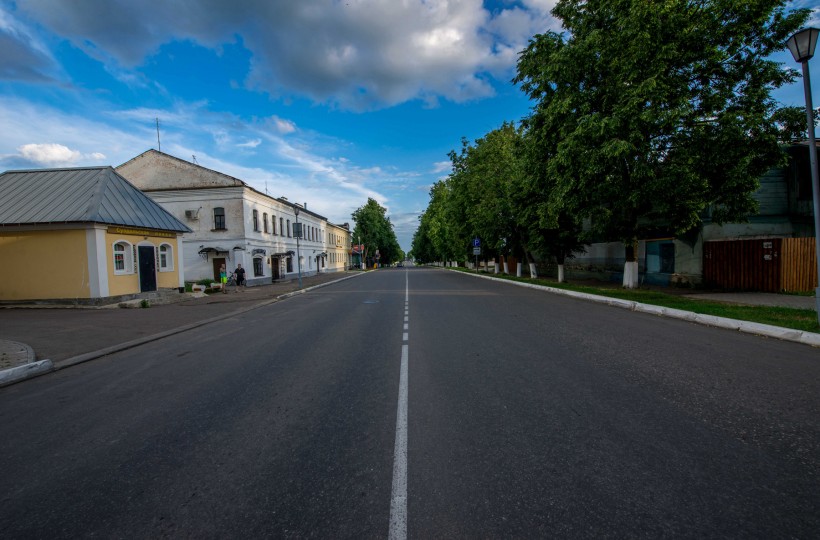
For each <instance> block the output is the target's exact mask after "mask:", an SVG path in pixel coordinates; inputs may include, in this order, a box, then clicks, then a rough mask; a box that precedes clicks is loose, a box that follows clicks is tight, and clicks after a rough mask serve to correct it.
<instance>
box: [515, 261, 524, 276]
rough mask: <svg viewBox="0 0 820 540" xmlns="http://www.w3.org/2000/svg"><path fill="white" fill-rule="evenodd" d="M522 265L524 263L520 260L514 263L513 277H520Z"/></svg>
mask: <svg viewBox="0 0 820 540" xmlns="http://www.w3.org/2000/svg"><path fill="white" fill-rule="evenodd" d="M523 266H524V265H523V264H521V261H518V263H516V265H515V277H521V267H523Z"/></svg>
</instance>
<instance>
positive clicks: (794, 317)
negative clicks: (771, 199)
mask: <svg viewBox="0 0 820 540" xmlns="http://www.w3.org/2000/svg"><path fill="white" fill-rule="evenodd" d="M459 270H462V271H466V272H470V273H473V272H472V271H469V270H465V269H463V268H459ZM493 277H496V278H501V279H508V280H511V281H521V282H525V283H534V284H537V285H545V286H548V287H554V288H556V289H565V290H569V291H577V292H583V293H587V294H595V295H598V296H607V297H610V298H620V299H622V300H630V301H632V302H641V303H643V304H652V305H655V306H663V307H669V308H675V309H681V310H684V311H691V312H693V313H702V314H704V315H716V316H718V317H726V318H729V319H737V320H741V321H750V322H756V323H762V324H771V325H773V326H781V327H783V328H792V329H795V330H804V331H808V332H820V324H818V322H817V313H815V312H814V310H811V309H793V308H785V307H770V306H739V305H735V304H726V303H723V302H715V301H713V300H698V299H695V298H686V297H684V296H681V295H680V291H678V290H670V292H668V293H666V292H662V291H658V290H644V289H623V288H619V287H613V286H605V285H603V284H602V285H601V286H595V285H576V284H569V283H558V282H556V281H553V280H549V279H530V278H519V277H515V276H508V275H504V274H494V275H493Z"/></svg>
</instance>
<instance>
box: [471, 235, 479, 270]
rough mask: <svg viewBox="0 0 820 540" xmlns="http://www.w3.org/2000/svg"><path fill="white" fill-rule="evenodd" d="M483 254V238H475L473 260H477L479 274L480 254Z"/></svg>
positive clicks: (476, 266) (476, 268) (476, 265)
mask: <svg viewBox="0 0 820 540" xmlns="http://www.w3.org/2000/svg"><path fill="white" fill-rule="evenodd" d="M479 255H481V239H480V238H479V237H477V236H476V237H475V238H473V260H474V261H475V262H474V264H475V273H476V274H478V256H479Z"/></svg>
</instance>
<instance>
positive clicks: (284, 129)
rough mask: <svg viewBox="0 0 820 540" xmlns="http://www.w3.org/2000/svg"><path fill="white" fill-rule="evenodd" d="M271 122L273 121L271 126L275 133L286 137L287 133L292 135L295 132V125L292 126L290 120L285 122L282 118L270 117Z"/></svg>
mask: <svg viewBox="0 0 820 540" xmlns="http://www.w3.org/2000/svg"><path fill="white" fill-rule="evenodd" d="M271 120H272V121H273V125H274V128H275V129H276V131H277V133H281V134H282V135H286V134H288V133H293V132H294V131H296V124H294V123H293V122H291V121H290V120H285V119H284V118H279V117H278V116H273V117H271Z"/></svg>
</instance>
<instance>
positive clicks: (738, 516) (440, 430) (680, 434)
mask: <svg viewBox="0 0 820 540" xmlns="http://www.w3.org/2000/svg"><path fill="white" fill-rule="evenodd" d="M405 313H406V315H405ZM403 361H404V362H405V366H406V368H407V377H406V378H402V376H401V375H402V363H403ZM403 385H406V386H404V389H405V390H407V394H406V396H407V402H406V403H405V405H406V409H404V411H405V412H406V413H407V414H406V424H405V425H402V414H401V412H402V410H403V409H402V407H403V405H402V397H401V396H402V392H401V390H402V386H403ZM397 413H398V414H397ZM397 420H398V421H397ZM397 431H398V433H399V434H400V435H401V434H402V433H404V434H406V441H407V442H406V449H402V448H399V449H398V450H397V441H400V440H402V437H401V436H400V437H398V438H397V436H396V435H397ZM0 432H2V433H3V434H4V436H3V437H2V438H0V456H2V464H3V465H2V471H0V536H2V537H5V538H20V537H49V538H77V537H92V536H95V537H107V538H110V537H139V538H146V537H152V538H153V537H163V536H171V537H197V538H200V537H205V538H210V537H279V538H303V537H315V538H385V537H387V536H388V534H389V533H391V532H392V533H398V536H401V533H403V532H405V531H406V533H407V535H408V536H409V537H410V538H446V537H453V538H501V537H504V538H511V537H519V538H520V537H526V538H535V537H541V538H544V537H571V538H577V537H595V538H599V537H659V536H676V537H717V536H721V537H742V538H750V537H756V538H764V537H765V538H786V537H813V536H816V534H817V531H818V530H820V452H818V451H820V354H818V352H817V350H816V349H812V348H810V347H807V346H805V345H799V344H793V343H786V342H780V341H776V340H770V339H765V338H760V337H756V336H751V335H747V334H739V333H734V332H730V331H725V330H718V329H712V328H708V327H703V326H699V325H694V324H690V323H686V322H682V321H678V320H670V319H663V318H658V317H653V316H650V315H644V314H639V313H631V312H625V311H623V310H620V309H617V308H611V307H607V306H603V305H599V304H593V303H587V302H583V301H578V300H574V299H570V298H565V297H561V296H555V295H551V294H548V293H543V292H539V291H533V290H531V289H523V288H517V287H514V286H512V285H508V284H504V283H498V282H492V281H487V280H481V279H475V278H472V277H470V276H464V275H460V274H456V273H451V272H444V271H439V270H430V269H420V268H410V269H407V270H403V269H391V270H384V271H378V272H373V273H369V274H367V275H365V276H361V277H359V278H357V279H355V280H348V281H345V282H342V283H338V284H335V285H332V286H329V287H326V288H323V289H319V290H316V291H313V292H310V293H308V294H305V295H301V296H297V297H294V298H291V299H288V300H286V301H283V302H278V303H276V304H272V305H270V306H267V307H264V308H260V309H257V310H254V311H250V312H247V313H245V314H242V315H240V316H237V317H234V318H230V319H227V320H225V321H223V322H222V323H219V324H214V325H208V326H205V327H201V328H198V329H195V330H191V331H189V332H186V333H183V334H179V335H177V336H174V337H172V338H168V339H164V340H161V341H157V342H153V343H151V344H148V345H144V346H141V347H138V348H135V349H131V350H128V351H124V352H122V353H119V354H116V355H112V356H110V357H107V358H103V359H100V360H97V361H93V362H90V363H87V364H83V365H80V366H77V367H73V368H70V369H66V370H63V371H59V372H56V373H53V374H49V375H46V376H43V377H39V378H37V379H32V380H30V381H26V382H24V383H20V384H17V385H14V386H11V387H8V388H4V389H0ZM399 446H401V445H400V444H399ZM405 450H406V451H405ZM403 460H406V461H405V463H404V464H403V466H397V463H398V464H400V465H401V462H402V461H403ZM401 474H406V477H405V480H406V497H405V496H403V493H404V492H402V491H401V487H402V481H401V479H400V481H398V482H397V475H401ZM397 486H398V489H397Z"/></svg>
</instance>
